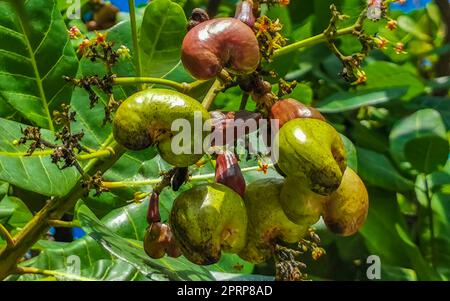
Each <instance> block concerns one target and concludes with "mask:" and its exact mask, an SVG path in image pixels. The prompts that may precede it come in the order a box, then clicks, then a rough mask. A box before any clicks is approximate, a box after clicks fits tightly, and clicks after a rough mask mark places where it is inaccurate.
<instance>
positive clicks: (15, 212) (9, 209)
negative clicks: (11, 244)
mask: <svg viewBox="0 0 450 301" xmlns="http://www.w3.org/2000/svg"><path fill="white" fill-rule="evenodd" d="M32 217H33V214H32V213H31V212H30V210H29V209H28V207H27V205H25V204H24V203H23V202H22V201H21V200H20V199H19V198H16V197H11V196H5V197H4V198H3V199H2V200H1V201H0V224H3V225H7V226H8V227H9V228H11V229H12V230H13V231H12V233H13V234H14V233H15V232H16V231H14V230H16V229H17V228H23V227H24V226H25V225H26V223H28V222H29V221H30V220H31V218H32Z"/></svg>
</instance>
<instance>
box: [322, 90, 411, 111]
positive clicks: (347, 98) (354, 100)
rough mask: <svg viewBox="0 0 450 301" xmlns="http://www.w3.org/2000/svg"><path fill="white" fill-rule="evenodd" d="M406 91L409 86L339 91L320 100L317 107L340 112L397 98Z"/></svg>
mask: <svg viewBox="0 0 450 301" xmlns="http://www.w3.org/2000/svg"><path fill="white" fill-rule="evenodd" d="M406 91H407V88H402V87H399V88H391V89H383V90H377V91H362V92H357V93H351V92H337V93H336V94H333V95H331V96H329V97H327V98H326V99H324V100H323V101H321V102H319V103H318V104H317V108H318V109H319V111H320V112H323V113H340V112H345V111H350V110H354V109H358V108H360V107H363V106H373V105H378V104H382V103H386V102H389V101H392V100H396V99H399V98H400V97H401V96H403V95H404V94H405V93H406Z"/></svg>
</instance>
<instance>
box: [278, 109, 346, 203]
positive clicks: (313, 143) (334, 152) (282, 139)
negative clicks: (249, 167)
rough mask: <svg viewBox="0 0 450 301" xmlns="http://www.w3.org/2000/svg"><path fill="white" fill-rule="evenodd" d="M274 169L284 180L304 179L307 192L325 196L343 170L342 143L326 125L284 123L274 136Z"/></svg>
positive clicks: (336, 184)
mask: <svg viewBox="0 0 450 301" xmlns="http://www.w3.org/2000/svg"><path fill="white" fill-rule="evenodd" d="M275 148H276V149H278V150H279V157H278V161H277V162H275V163H277V164H278V167H279V168H280V169H281V170H282V171H283V173H284V174H286V175H287V176H288V177H298V178H306V179H307V180H308V182H309V186H310V188H311V190H312V191H313V192H315V193H318V194H321V195H328V194H330V193H332V192H333V191H335V190H336V189H337V188H338V187H339V185H340V184H341V180H342V175H343V173H344V171H345V168H346V167H347V160H346V154H345V148H344V143H343V141H342V139H341V137H340V135H339V133H338V132H337V131H336V130H335V129H334V128H333V127H332V126H331V125H329V124H328V123H326V122H324V121H321V120H318V119H311V118H304V119H300V118H298V119H293V120H291V121H289V122H287V123H286V124H285V125H284V126H283V127H282V128H281V129H280V131H279V132H278V133H277V135H276V136H275Z"/></svg>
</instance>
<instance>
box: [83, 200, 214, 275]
mask: <svg viewBox="0 0 450 301" xmlns="http://www.w3.org/2000/svg"><path fill="white" fill-rule="evenodd" d="M76 216H77V219H78V220H79V221H80V223H81V225H82V226H83V229H84V230H85V231H86V232H87V234H88V235H89V236H90V237H92V238H93V239H94V240H95V241H97V242H98V243H100V244H101V245H102V247H103V248H105V249H106V250H107V251H108V252H109V253H111V254H113V255H114V256H115V257H117V258H119V259H121V260H123V261H125V262H128V263H129V264H131V265H133V266H134V267H136V268H137V269H138V270H139V271H140V272H141V273H144V274H145V275H149V276H150V277H151V279H153V280H213V279H214V278H213V276H212V274H211V273H210V272H209V271H208V270H207V269H205V268H204V267H201V266H197V265H195V264H192V263H190V262H189V261H187V260H186V259H184V258H183V257H180V258H169V257H165V258H162V259H159V260H154V259H151V258H149V257H148V256H147V255H146V254H145V252H144V249H143V247H142V244H141V243H136V242H133V241H129V240H126V239H124V238H122V237H120V236H119V235H118V234H116V233H115V232H113V231H112V230H110V229H108V228H107V227H106V226H105V225H104V224H103V223H102V222H100V221H99V220H98V219H97V218H96V217H95V215H94V214H93V213H92V211H90V210H89V209H88V208H87V207H86V206H85V205H83V204H79V205H78V206H77V210H76Z"/></svg>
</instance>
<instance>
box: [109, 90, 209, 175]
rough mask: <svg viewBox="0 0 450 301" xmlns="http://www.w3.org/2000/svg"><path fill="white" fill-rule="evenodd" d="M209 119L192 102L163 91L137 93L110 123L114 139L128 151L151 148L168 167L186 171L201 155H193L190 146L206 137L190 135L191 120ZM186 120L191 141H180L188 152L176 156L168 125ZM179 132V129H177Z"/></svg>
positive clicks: (178, 94)
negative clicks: (152, 147) (196, 116)
mask: <svg viewBox="0 0 450 301" xmlns="http://www.w3.org/2000/svg"><path fill="white" fill-rule="evenodd" d="M195 115H198V116H200V118H202V122H205V121H206V120H208V119H209V114H208V112H207V111H206V110H205V109H204V108H203V107H202V105H201V104H200V103H199V102H198V101H196V100H195V99H193V98H191V97H189V96H186V95H184V94H182V93H179V92H177V91H172V90H166V89H149V90H145V91H142V92H138V93H136V94H134V95H132V96H130V97H129V98H128V99H127V100H125V101H124V102H123V103H122V104H121V105H120V107H119V109H118V110H117V112H116V115H115V117H114V121H113V133H114V138H115V139H116V141H117V142H118V143H120V144H121V145H123V146H125V147H126V148H128V149H131V150H142V149H145V148H147V147H149V146H152V145H155V146H156V147H157V149H158V151H159V153H160V155H161V157H162V158H163V159H164V160H165V161H166V162H168V163H170V164H172V165H175V166H178V167H187V166H189V165H192V164H194V163H196V162H197V161H198V160H199V159H200V158H201V157H202V156H203V154H201V153H200V154H198V152H197V153H195V152H194V147H193V144H194V143H193V142H194V141H199V143H200V145H201V143H202V142H203V138H204V137H205V136H206V133H203V132H202V133H201V134H200V133H197V131H194V126H193V124H194V116H195ZM177 119H182V120H187V121H188V122H189V124H190V125H191V135H190V136H191V141H187V142H186V141H184V140H181V141H182V142H184V143H188V144H187V145H180V147H184V146H187V147H188V148H189V149H190V151H188V152H187V153H181V154H176V153H174V152H173V150H172V145H171V144H172V138H173V136H174V135H176V134H177V133H178V132H177V131H172V130H171V127H172V122H173V121H175V120H177ZM180 130H181V129H180Z"/></svg>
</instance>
